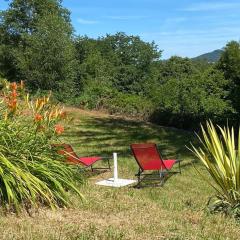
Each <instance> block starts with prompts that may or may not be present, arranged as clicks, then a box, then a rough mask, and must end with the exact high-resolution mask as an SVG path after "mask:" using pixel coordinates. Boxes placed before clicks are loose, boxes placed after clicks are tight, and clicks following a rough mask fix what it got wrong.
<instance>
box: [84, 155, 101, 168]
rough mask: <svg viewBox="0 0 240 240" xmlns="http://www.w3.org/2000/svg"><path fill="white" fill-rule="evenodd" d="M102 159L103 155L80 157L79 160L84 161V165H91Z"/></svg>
mask: <svg viewBox="0 0 240 240" xmlns="http://www.w3.org/2000/svg"><path fill="white" fill-rule="evenodd" d="M101 159H102V158H101V157H80V158H79V161H80V162H81V163H84V165H86V166H91V165H92V164H94V163H95V162H97V161H98V160H101Z"/></svg>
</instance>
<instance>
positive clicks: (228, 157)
mask: <svg viewBox="0 0 240 240" xmlns="http://www.w3.org/2000/svg"><path fill="white" fill-rule="evenodd" d="M218 131H219V132H218ZM202 133H203V138H202V139H201V138H200V141H201V143H202V145H203V148H195V147H193V152H194V153H195V155H196V156H197V157H198V158H199V159H200V160H201V161H202V163H203V164H204V165H205V167H206V169H207V171H208V172H209V174H210V175H211V176H212V180H213V183H212V181H208V180H207V182H208V184H209V185H210V186H211V187H212V188H213V189H214V190H215V191H216V194H217V195H216V200H215V201H213V202H212V203H211V204H210V207H211V209H212V210H213V211H223V212H225V213H227V214H233V215H235V216H236V217H238V218H240V130H239V133H238V144H236V143H235V136H236V135H235V132H234V129H233V128H231V129H230V128H229V127H224V128H221V127H218V129H216V128H215V127H214V125H213V124H212V122H207V129H206V130H205V129H204V128H203V127H202Z"/></svg>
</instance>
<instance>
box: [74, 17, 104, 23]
mask: <svg viewBox="0 0 240 240" xmlns="http://www.w3.org/2000/svg"><path fill="white" fill-rule="evenodd" d="M77 22H78V23H80V24H98V23H99V21H96V20H86V19H83V18H78V19H77Z"/></svg>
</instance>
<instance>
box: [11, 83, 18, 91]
mask: <svg viewBox="0 0 240 240" xmlns="http://www.w3.org/2000/svg"><path fill="white" fill-rule="evenodd" d="M10 88H11V89H12V90H17V83H16V82H12V83H11V84H10Z"/></svg>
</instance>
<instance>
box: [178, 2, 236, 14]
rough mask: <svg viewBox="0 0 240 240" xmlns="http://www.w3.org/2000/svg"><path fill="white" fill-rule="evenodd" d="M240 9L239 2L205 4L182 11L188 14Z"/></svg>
mask: <svg viewBox="0 0 240 240" xmlns="http://www.w3.org/2000/svg"><path fill="white" fill-rule="evenodd" d="M239 7H240V3H237V2H204V3H198V4H192V5H190V6H188V7H186V8H183V9H181V10H183V11H188V12H197V11H214V10H215V11H216V10H227V9H236V8H239Z"/></svg>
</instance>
